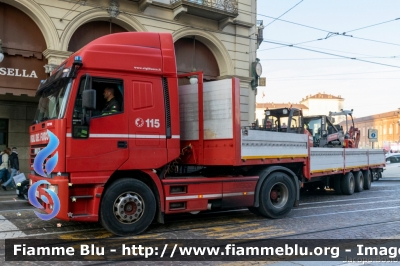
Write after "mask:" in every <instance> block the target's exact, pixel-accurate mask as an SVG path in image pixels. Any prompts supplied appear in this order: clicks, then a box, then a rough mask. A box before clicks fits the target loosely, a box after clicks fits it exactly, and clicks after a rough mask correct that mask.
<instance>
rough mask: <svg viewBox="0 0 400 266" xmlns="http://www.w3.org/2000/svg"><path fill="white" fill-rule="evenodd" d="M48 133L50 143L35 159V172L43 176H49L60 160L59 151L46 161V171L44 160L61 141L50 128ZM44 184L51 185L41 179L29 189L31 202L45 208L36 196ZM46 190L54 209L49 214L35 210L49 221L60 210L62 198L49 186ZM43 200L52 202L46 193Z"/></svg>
mask: <svg viewBox="0 0 400 266" xmlns="http://www.w3.org/2000/svg"><path fill="white" fill-rule="evenodd" d="M47 135H48V136H49V143H48V144H47V146H46V147H45V148H44V149H42V150H41V151H39V152H38V154H37V155H36V157H35V160H34V161H33V169H34V170H35V172H36V173H37V174H38V175H40V176H43V177H48V176H47V175H49V174H50V173H51V172H52V171H53V170H54V168H55V167H56V165H57V162H58V152H56V153H55V154H54V156H53V157H51V158H50V159H48V160H47V162H46V165H45V169H46V173H47V175H46V173H45V172H44V169H43V164H44V161H45V160H46V158H47V157H48V156H49V155H50V154H52V153H53V152H54V151H55V150H56V149H57V147H58V145H59V144H60V141H59V140H58V138H57V136H56V135H54V134H53V133H52V132H51V131H50V130H47ZM42 184H46V185H51V184H50V183H49V182H47V181H46V180H40V181H38V182H35V183H34V184H33V185H32V186H31V187H30V188H29V191H28V199H29V202H30V203H31V204H32V205H33V206H34V207H36V208H38V209H43V207H42V205H40V203H39V201H38V200H37V198H36V191H37V189H38V187H39V186H40V185H42ZM44 190H45V191H46V192H47V193H48V194H49V195H50V197H51V199H52V201H53V211H52V212H51V213H49V214H42V213H39V212H36V211H35V214H36V216H37V217H39V218H40V219H42V220H46V221H47V220H50V219H53V218H54V217H55V216H56V215H57V214H58V212H59V211H60V199H59V198H58V196H57V194H56V193H55V192H54V191H52V190H50V189H48V188H45V189H44ZM41 200H42V201H43V202H45V203H46V204H49V202H50V201H49V199H48V198H47V197H46V196H45V195H42V196H41Z"/></svg>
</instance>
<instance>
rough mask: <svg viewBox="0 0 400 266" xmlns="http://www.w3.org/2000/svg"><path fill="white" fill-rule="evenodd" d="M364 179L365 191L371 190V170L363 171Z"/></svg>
mask: <svg viewBox="0 0 400 266" xmlns="http://www.w3.org/2000/svg"><path fill="white" fill-rule="evenodd" d="M362 174H363V177H364V189H365V190H369V189H370V188H371V182H372V176H371V171H370V170H365V171H362Z"/></svg>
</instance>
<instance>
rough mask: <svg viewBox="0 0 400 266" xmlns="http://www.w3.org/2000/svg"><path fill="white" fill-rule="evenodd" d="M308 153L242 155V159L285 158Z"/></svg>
mask: <svg viewBox="0 0 400 266" xmlns="http://www.w3.org/2000/svg"><path fill="white" fill-rule="evenodd" d="M307 157H308V154H291V155H256V156H242V159H243V160H255V159H285V158H307Z"/></svg>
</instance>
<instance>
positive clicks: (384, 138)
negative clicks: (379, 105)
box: [354, 110, 400, 152]
mask: <svg viewBox="0 0 400 266" xmlns="http://www.w3.org/2000/svg"><path fill="white" fill-rule="evenodd" d="M354 125H355V127H357V128H358V129H359V130H360V134H361V135H360V144H359V147H360V148H372V142H370V140H369V139H368V129H376V130H378V139H377V140H378V141H377V142H375V143H374V148H377V149H382V148H383V149H385V150H386V151H389V150H392V151H393V152H400V133H399V127H400V110H393V111H391V112H386V113H381V114H376V115H371V116H365V117H360V118H356V119H354Z"/></svg>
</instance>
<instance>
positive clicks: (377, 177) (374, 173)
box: [372, 172, 382, 181]
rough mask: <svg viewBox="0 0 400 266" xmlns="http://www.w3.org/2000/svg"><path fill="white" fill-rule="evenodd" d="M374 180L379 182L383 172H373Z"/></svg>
mask: <svg viewBox="0 0 400 266" xmlns="http://www.w3.org/2000/svg"><path fill="white" fill-rule="evenodd" d="M372 176H373V180H374V181H378V180H379V179H380V178H382V173H381V172H372Z"/></svg>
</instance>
